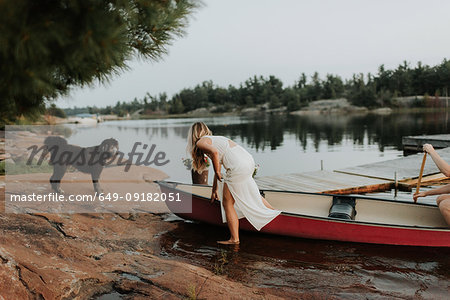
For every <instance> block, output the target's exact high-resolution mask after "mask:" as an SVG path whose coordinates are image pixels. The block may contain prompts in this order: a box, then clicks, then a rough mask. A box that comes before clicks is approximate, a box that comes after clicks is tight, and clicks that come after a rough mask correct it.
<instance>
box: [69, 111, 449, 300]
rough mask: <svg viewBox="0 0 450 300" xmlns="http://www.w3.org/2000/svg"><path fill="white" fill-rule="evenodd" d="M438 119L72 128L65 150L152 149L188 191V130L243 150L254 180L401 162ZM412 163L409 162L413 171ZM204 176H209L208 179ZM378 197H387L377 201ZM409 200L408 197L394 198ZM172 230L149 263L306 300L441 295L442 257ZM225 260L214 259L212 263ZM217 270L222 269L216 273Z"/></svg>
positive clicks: (442, 119)
mask: <svg viewBox="0 0 450 300" xmlns="http://www.w3.org/2000/svg"><path fill="white" fill-rule="evenodd" d="M448 117H449V116H448V113H446V112H435V113H401V114H391V115H358V116H351V115H316V116H284V115H263V116H254V117H245V116H242V117H241V116H233V117H214V118H198V119H157V120H129V121H114V122H106V123H101V124H99V125H98V126H96V127H75V128H74V133H73V135H72V136H71V137H70V138H69V141H70V142H71V143H75V144H79V145H83V146H90V145H94V144H98V143H100V142H101V141H102V140H103V139H104V138H109V137H114V138H116V139H117V140H118V141H119V144H120V149H122V151H124V152H125V151H127V152H128V151H130V150H131V148H132V145H133V144H134V143H135V142H142V143H147V144H155V145H156V146H157V149H158V151H164V152H166V154H167V158H168V159H169V160H170V163H168V164H167V165H165V166H163V167H162V168H161V170H163V171H164V172H166V173H167V174H168V175H169V176H170V180H175V181H183V182H190V173H189V171H188V170H186V168H185V167H184V166H183V163H182V158H183V157H187V155H186V153H185V146H186V136H187V132H188V129H189V126H190V125H191V124H192V123H193V122H194V121H197V120H198V121H203V122H205V123H206V124H207V125H208V126H209V127H210V128H211V130H212V131H213V133H214V134H217V135H224V136H227V137H230V138H231V139H233V140H234V141H236V142H237V143H239V144H241V145H242V146H244V147H245V148H246V149H248V151H249V152H250V153H251V154H252V155H253V156H254V158H255V161H256V162H257V163H258V164H259V165H260V168H259V170H258V174H257V175H258V176H266V175H277V174H279V175H281V174H286V173H294V172H295V173H297V172H306V171H314V170H319V169H320V168H321V161H323V166H324V169H325V170H334V169H338V168H344V167H350V166H356V165H360V164H365V163H371V162H377V161H383V160H389V159H394V158H397V157H401V156H402V155H403V150H402V141H401V139H402V136H406V135H420V134H442V133H448V129H449V128H450V123H449V118H448ZM419 167H420V161H418V172H419ZM210 173H212V172H210ZM381 196H385V197H387V198H391V197H392V193H390V192H387V193H384V194H381ZM400 196H403V197H404V198H405V199H406V198H408V199H411V194H410V193H401V194H400ZM167 221H168V222H169V221H171V222H176V223H177V227H176V229H174V230H172V231H169V232H163V233H161V236H160V237H159V239H160V252H159V255H160V256H163V257H168V258H172V259H181V260H184V261H189V262H190V263H192V264H196V265H200V266H203V267H205V268H207V269H210V270H212V271H214V272H217V270H218V267H219V268H220V270H219V271H220V274H222V275H223V276H228V277H230V278H232V279H233V280H238V281H240V282H243V283H244V284H248V285H256V286H261V287H268V288H280V289H291V290H304V291H308V292H311V293H312V296H311V299H314V298H319V299H328V298H329V297H333V296H334V297H338V298H368V299H379V298H386V299H392V298H401V299H411V298H419V299H421V298H424V299H445V298H447V297H448V295H449V293H450V290H449V285H450V271H449V270H450V252H449V250H448V249H444V250H443V249H425V248H417V247H394V246H380V245H365V244H355V243H342V242H332V241H317V240H308V239H299V238H288V237H278V236H268V235H263V234H254V233H242V234H241V240H242V243H241V245H240V246H239V248H237V249H234V248H233V249H231V248H228V247H220V246H218V245H217V244H216V242H215V241H216V240H218V239H225V238H228V231H227V229H226V228H224V227H223V228H222V227H220V228H218V227H214V226H205V225H203V224H195V223H192V222H183V221H180V220H176V219H174V218H173V216H169V217H168V219H167ZM223 257H226V259H225V261H226V263H224V260H223V259H222V260H221V258H223ZM221 263H223V265H218V264H221Z"/></svg>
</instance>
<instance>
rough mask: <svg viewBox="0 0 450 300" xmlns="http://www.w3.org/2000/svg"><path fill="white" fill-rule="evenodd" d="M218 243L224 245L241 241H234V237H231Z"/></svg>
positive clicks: (236, 243)
mask: <svg viewBox="0 0 450 300" xmlns="http://www.w3.org/2000/svg"><path fill="white" fill-rule="evenodd" d="M217 243H218V244H222V245H238V244H239V241H234V240H232V239H229V240H228V241H217Z"/></svg>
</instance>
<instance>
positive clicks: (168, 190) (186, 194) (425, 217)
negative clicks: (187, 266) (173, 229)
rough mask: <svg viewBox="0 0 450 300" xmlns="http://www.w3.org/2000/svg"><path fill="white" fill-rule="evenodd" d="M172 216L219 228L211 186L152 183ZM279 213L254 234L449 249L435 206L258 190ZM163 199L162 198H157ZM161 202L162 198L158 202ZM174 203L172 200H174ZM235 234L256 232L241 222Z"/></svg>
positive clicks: (449, 240)
mask: <svg viewBox="0 0 450 300" xmlns="http://www.w3.org/2000/svg"><path fill="white" fill-rule="evenodd" d="M155 182H156V183H157V184H159V187H160V189H161V193H162V194H165V195H164V199H169V198H171V200H170V201H169V200H166V201H165V202H166V204H167V206H168V208H169V209H170V210H171V211H172V212H173V213H174V214H176V215H177V216H179V217H181V218H183V219H187V220H193V221H200V222H204V223H208V224H213V225H226V224H225V223H223V222H222V216H221V210H220V205H221V204H220V202H219V201H214V202H213V203H212V204H211V203H210V195H211V186H207V185H192V184H184V183H178V182H170V181H155ZM263 192H264V193H265V198H266V200H267V201H268V202H269V203H270V204H271V205H272V206H273V207H274V208H275V209H278V210H281V211H282V213H281V214H280V215H279V216H277V217H276V218H275V219H273V220H272V221H271V222H270V223H268V224H267V225H266V226H264V227H263V228H262V229H261V231H260V232H263V233H269V234H277V235H284V236H292V237H300V238H309V239H323V240H334V241H345V242H357V243H372V244H387V245H406V246H427V247H450V228H449V227H448V225H447V224H446V222H445V220H444V218H443V217H442V215H441V213H440V211H439V208H438V207H437V206H436V205H431V204H423V203H414V202H413V201H411V202H401V201H394V200H387V199H377V198H370V197H365V196H359V195H358V196H342V195H329V194H317V193H306V192H292V191H274V190H264V191H263ZM162 196H163V195H162ZM161 198H163V197H161ZM174 199H175V200H174ZM239 228H240V229H241V230H248V231H256V229H255V228H254V227H253V226H252V225H251V224H250V223H249V222H248V221H247V220H246V219H245V218H243V219H240V220H239Z"/></svg>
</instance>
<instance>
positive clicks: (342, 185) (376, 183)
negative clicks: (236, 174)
mask: <svg viewBox="0 0 450 300" xmlns="http://www.w3.org/2000/svg"><path fill="white" fill-rule="evenodd" d="M437 151H438V153H439V155H440V156H441V157H442V158H443V159H444V160H446V161H449V162H450V148H446V149H441V150H437ZM422 158H423V154H422V153H418V154H414V155H410V156H406V157H401V158H397V159H393V160H388V161H383V162H378V163H372V164H366V165H361V166H356V167H350V168H345V169H339V170H334V171H314V172H305V173H294V174H285V175H276V176H264V177H257V178H255V180H256V182H257V184H258V186H259V188H260V189H266V190H267V189H270V190H285V191H303V192H316V193H330V194H358V193H370V192H379V191H386V190H390V189H393V188H394V187H395V185H396V184H397V186H398V187H399V189H403V190H411V188H413V187H415V185H416V184H417V177H418V176H419V170H420V166H421V163H422ZM395 177H396V178H395ZM396 179H397V183H396ZM445 179H447V177H445V176H444V175H443V174H442V173H440V171H439V169H438V168H437V167H436V166H435V164H434V162H433V160H432V159H431V157H428V159H427V162H426V164H425V168H424V172H423V178H422V183H423V184H424V185H429V184H432V183H436V182H438V181H442V180H445Z"/></svg>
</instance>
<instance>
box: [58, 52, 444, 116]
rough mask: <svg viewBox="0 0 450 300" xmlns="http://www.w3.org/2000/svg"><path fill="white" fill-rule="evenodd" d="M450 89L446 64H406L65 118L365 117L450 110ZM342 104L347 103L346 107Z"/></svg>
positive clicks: (258, 83)
mask: <svg viewBox="0 0 450 300" xmlns="http://www.w3.org/2000/svg"><path fill="white" fill-rule="evenodd" d="M449 84H450V61H448V60H446V59H445V60H443V62H442V63H441V64H439V65H436V66H433V67H430V66H427V65H422V64H421V63H418V64H417V66H415V67H410V66H409V64H408V63H407V62H403V64H401V65H399V66H398V67H397V68H396V69H393V70H388V69H386V68H385V67H384V65H381V66H380V67H379V68H378V73H377V74H376V75H372V74H370V73H369V74H367V75H364V74H355V75H353V76H352V78H351V79H347V80H343V79H342V78H341V77H340V76H338V75H332V74H327V75H326V76H325V78H324V79H321V78H320V77H319V74H318V73H317V72H316V73H314V74H313V76H311V77H310V78H308V77H307V76H306V75H305V74H304V73H302V74H301V75H300V78H299V80H298V81H296V82H295V83H294V85H292V86H286V87H284V86H283V82H282V81H281V80H280V79H278V78H276V77H275V76H269V77H268V78H264V77H262V76H254V77H252V78H249V79H248V80H246V81H245V82H244V83H241V84H240V85H239V86H237V87H236V86H233V85H229V86H228V87H226V88H225V87H220V86H217V85H215V84H214V83H213V82H212V81H205V82H203V83H201V84H198V85H197V86H195V87H194V88H185V89H183V90H181V91H180V92H178V93H177V94H175V95H173V97H171V98H170V99H169V97H168V96H167V94H166V93H162V94H159V95H156V96H155V95H150V94H149V93H147V94H146V95H145V96H144V97H143V98H142V99H137V98H135V99H133V100H131V101H118V102H117V103H116V104H115V105H110V106H106V107H102V108H99V107H96V106H88V107H81V108H78V107H75V108H69V109H64V113H65V114H66V115H76V114H80V113H90V114H99V115H115V116H117V117H120V118H146V117H157V116H167V115H194V116H196V115H207V114H223V113H225V114H227V113H233V112H234V113H236V112H239V113H241V112H244V113H257V112H287V113H291V112H299V111H303V112H305V113H306V112H313V113H314V112H318V111H322V112H339V111H340V110H341V108H342V109H343V111H344V112H348V109H350V110H351V111H354V112H361V111H364V108H366V109H370V110H373V109H378V108H391V109H401V108H438V107H447V106H448V103H447V102H448V99H449V98H448V96H447V94H448V85H449ZM330 99H339V101H332V102H330V101H328V102H327V101H325V102H324V101H321V102H319V103H321V105H322V106H323V107H322V108H323V110H320V109H319V107H317V105H314V104H313V103H314V102H315V101H317V100H330ZM342 99H346V100H347V102H348V105H347V104H346V103H345V101H344V102H343V100H342ZM311 105H312V106H313V107H310V106H311ZM319 106H320V105H319ZM326 106H327V107H326ZM354 107H360V108H361V107H362V108H363V109H355V108H354Z"/></svg>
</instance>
